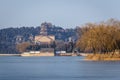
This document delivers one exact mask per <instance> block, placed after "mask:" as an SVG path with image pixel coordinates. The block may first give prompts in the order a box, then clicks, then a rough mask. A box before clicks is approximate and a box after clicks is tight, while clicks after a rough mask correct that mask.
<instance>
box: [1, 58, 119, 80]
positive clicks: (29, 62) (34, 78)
mask: <svg viewBox="0 0 120 80" xmlns="http://www.w3.org/2000/svg"><path fill="white" fill-rule="evenodd" d="M0 80H120V62H119V61H100V62H97V61H84V60H83V57H17V56H9V57H7V56H4V57H3V56H0Z"/></svg>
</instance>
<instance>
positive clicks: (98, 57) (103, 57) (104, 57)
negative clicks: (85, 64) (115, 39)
mask: <svg viewBox="0 0 120 80" xmlns="http://www.w3.org/2000/svg"><path fill="white" fill-rule="evenodd" d="M85 60H92V61H114V60H120V54H112V53H110V54H88V55H87V56H86V57H85Z"/></svg>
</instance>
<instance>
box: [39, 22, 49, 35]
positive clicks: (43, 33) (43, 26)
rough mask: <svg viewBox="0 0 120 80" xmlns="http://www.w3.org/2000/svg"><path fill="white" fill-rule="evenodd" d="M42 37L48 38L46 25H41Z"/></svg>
mask: <svg viewBox="0 0 120 80" xmlns="http://www.w3.org/2000/svg"><path fill="white" fill-rule="evenodd" d="M40 35H44V36H47V25H46V23H42V24H41V29H40Z"/></svg>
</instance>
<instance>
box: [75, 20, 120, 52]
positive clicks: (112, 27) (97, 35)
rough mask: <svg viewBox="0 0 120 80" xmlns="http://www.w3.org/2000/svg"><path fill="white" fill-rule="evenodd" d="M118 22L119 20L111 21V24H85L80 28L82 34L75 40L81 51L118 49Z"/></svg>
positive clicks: (119, 29) (119, 31)
mask: <svg viewBox="0 0 120 80" xmlns="http://www.w3.org/2000/svg"><path fill="white" fill-rule="evenodd" d="M118 24H120V22H119V21H117V23H116V22H115V23H114V21H113V23H112V24H108V23H99V24H87V25H86V26H84V27H83V29H81V30H82V35H80V38H79V40H78V41H77V46H78V47H80V49H81V50H83V51H89V52H90V51H92V52H93V53H97V52H107V53H108V52H114V51H115V50H116V49H117V50H118V49H120V45H119V43H120V26H118ZM86 29H87V30H86Z"/></svg>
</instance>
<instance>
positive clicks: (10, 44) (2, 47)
mask: <svg viewBox="0 0 120 80" xmlns="http://www.w3.org/2000/svg"><path fill="white" fill-rule="evenodd" d="M42 24H43V25H47V32H48V35H55V37H56V40H57V39H59V40H63V41H65V40H68V38H69V37H71V36H75V35H76V31H75V29H63V28H62V27H58V26H55V25H52V24H51V23H46V22H45V23H42ZM40 28H41V26H37V27H20V28H5V29H1V30H0V53H18V51H17V50H16V42H17V37H19V36H20V37H22V39H23V40H22V41H25V42H27V41H29V38H30V36H31V35H32V36H33V38H34V36H35V35H39V34H40Z"/></svg>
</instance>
